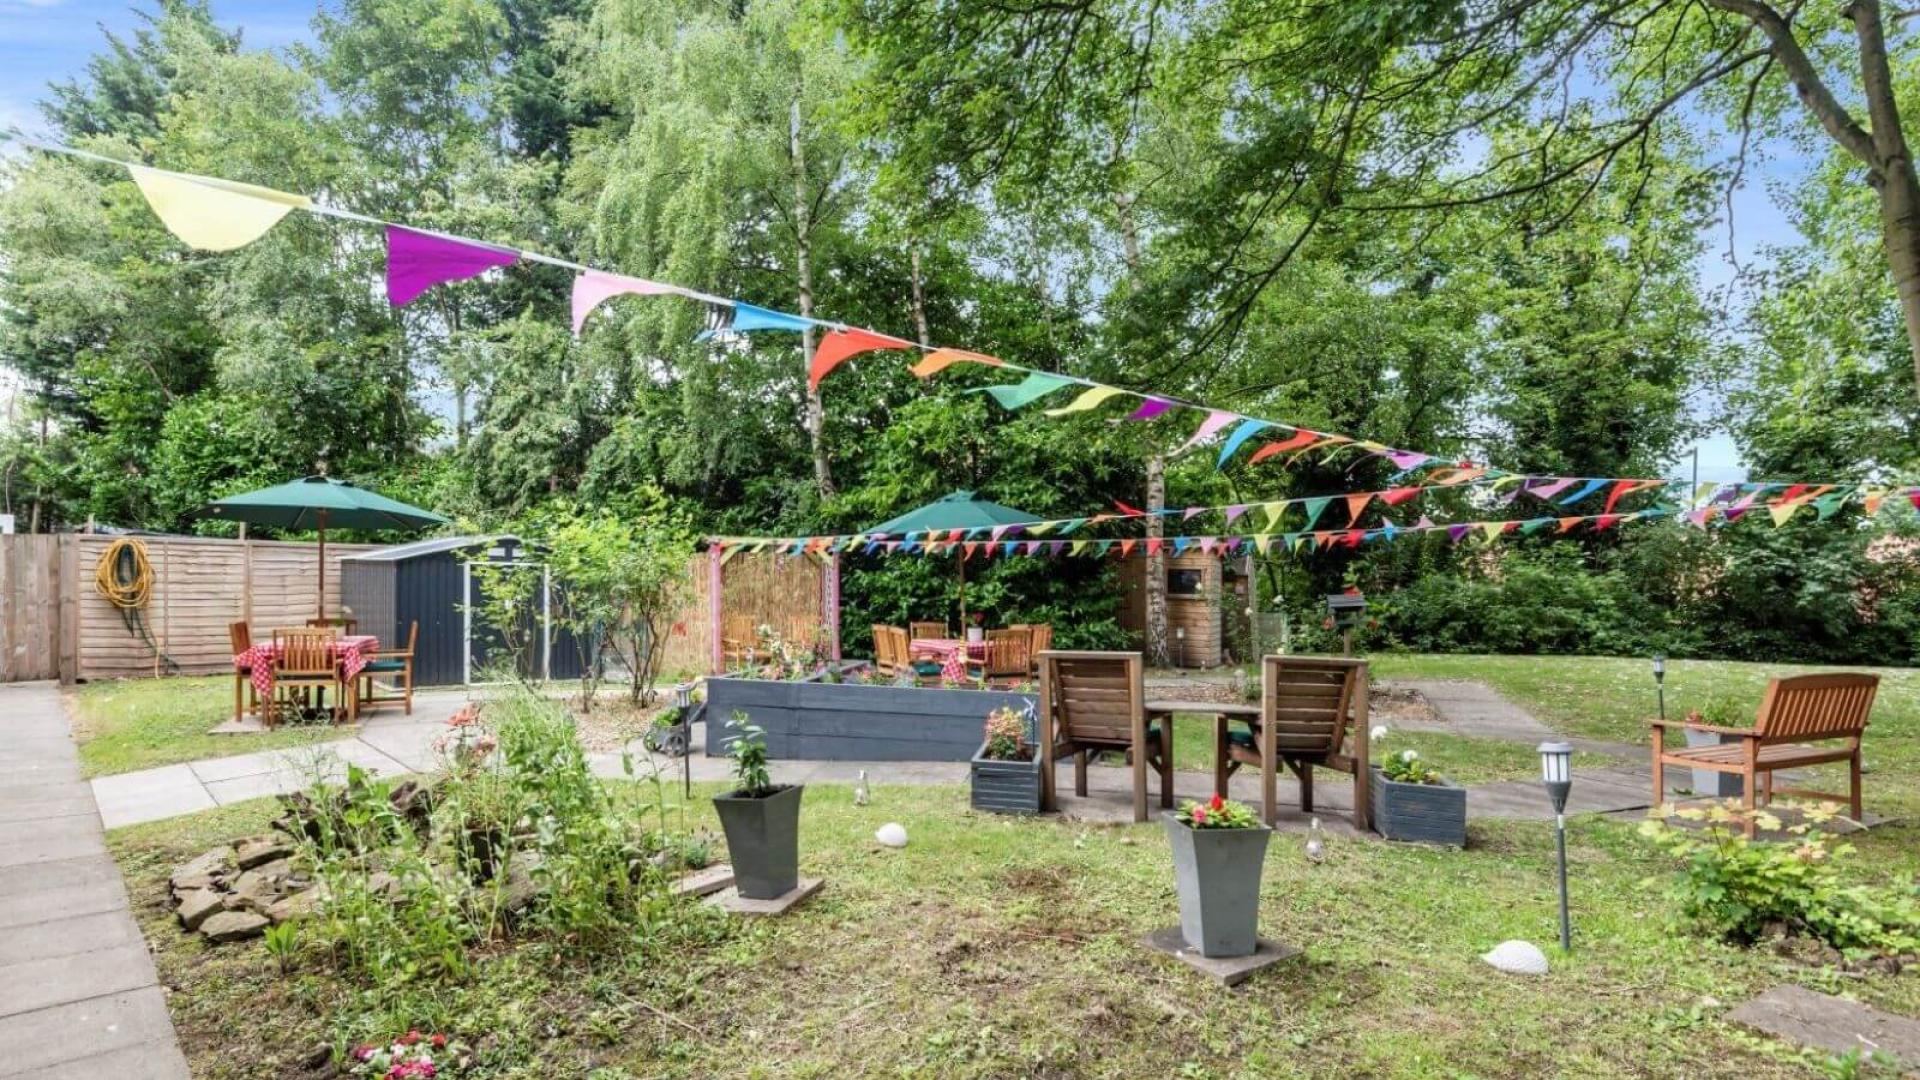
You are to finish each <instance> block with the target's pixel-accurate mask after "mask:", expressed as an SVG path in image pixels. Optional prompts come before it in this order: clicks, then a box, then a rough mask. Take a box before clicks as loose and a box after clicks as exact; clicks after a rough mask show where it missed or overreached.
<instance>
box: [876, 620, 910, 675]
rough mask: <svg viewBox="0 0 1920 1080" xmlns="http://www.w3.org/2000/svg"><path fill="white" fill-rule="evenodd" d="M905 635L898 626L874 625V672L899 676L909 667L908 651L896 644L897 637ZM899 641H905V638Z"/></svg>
mask: <svg viewBox="0 0 1920 1080" xmlns="http://www.w3.org/2000/svg"><path fill="white" fill-rule="evenodd" d="M905 633H906V631H904V630H902V629H900V628H899V627H897V626H886V625H884V624H882V623H874V624H873V670H875V671H877V672H879V673H880V674H882V675H898V674H900V672H901V670H902V669H904V668H905V667H906V666H907V657H906V650H905V649H902V648H898V647H897V646H896V644H895V641H896V639H895V635H896V634H899V635H904V634H905ZM899 640H900V641H904V640H905V638H904V636H903V637H901V638H900V639H899Z"/></svg>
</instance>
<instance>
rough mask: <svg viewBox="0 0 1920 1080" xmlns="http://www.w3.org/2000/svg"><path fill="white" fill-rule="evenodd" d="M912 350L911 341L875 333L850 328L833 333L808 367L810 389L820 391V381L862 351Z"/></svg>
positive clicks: (821, 341)
mask: <svg viewBox="0 0 1920 1080" xmlns="http://www.w3.org/2000/svg"><path fill="white" fill-rule="evenodd" d="M911 348H913V342H911V341H903V340H901V339H900V338H897V337H888V336H887V335H885V334H876V333H874V332H873V331H871V330H855V329H851V328H848V327H841V328H840V329H837V330H830V331H828V332H827V336H825V337H823V338H821V339H820V347H819V348H817V349H815V350H813V363H812V364H810V365H808V367H807V389H809V390H818V389H820V380H821V379H824V378H826V377H827V373H828V372H830V371H832V370H833V369H834V368H837V367H839V366H840V365H841V364H843V363H846V361H847V359H848V358H849V357H853V356H858V355H859V354H861V353H863V352H872V351H873V350H875V349H911Z"/></svg>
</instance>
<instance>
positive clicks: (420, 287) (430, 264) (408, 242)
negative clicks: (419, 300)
mask: <svg viewBox="0 0 1920 1080" xmlns="http://www.w3.org/2000/svg"><path fill="white" fill-rule="evenodd" d="M519 258H520V253H519V252H517V251H509V250H507V249H506V248H497V247H488V246H486V245H485V244H473V243H468V242H466V241H464V240H449V239H447V238H446V237H444V236H435V235H433V234H432V233H423V232H415V231H413V230H412V229H403V228H401V227H400V226H398V225H389V226H387V302H388V303H389V304H392V305H393V306H394V307H405V306H406V305H407V304H408V303H411V302H412V300H413V298H414V297H416V296H419V295H420V294H421V293H423V292H426V291H427V290H428V289H431V288H433V287H434V286H435V285H438V284H440V283H441V282H443V281H461V280H463V279H466V278H470V277H473V276H475V275H476V274H480V273H482V272H484V271H487V270H491V269H493V268H494V267H496V266H511V265H512V264H513V263H514V262H516V261H518V260H519Z"/></svg>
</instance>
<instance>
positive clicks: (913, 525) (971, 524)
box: [866, 491, 1035, 624]
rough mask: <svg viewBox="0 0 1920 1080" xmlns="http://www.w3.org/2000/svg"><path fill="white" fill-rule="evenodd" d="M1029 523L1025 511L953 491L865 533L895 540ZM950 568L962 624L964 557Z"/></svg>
mask: <svg viewBox="0 0 1920 1080" xmlns="http://www.w3.org/2000/svg"><path fill="white" fill-rule="evenodd" d="M1033 520H1035V519H1034V516H1033V515H1032V514H1029V513H1027V512H1026V511H1025V510H1015V509H1014V508H1013V507H1011V506H1002V505H1000V504H999V503H997V502H988V501H987V500H986V499H981V498H977V497H975V495H974V493H973V492H971V491H956V492H953V493H952V494H949V495H947V496H944V497H943V498H940V499H936V500H934V501H933V502H930V503H928V504H927V505H925V506H922V507H920V508H919V509H917V510H909V511H907V512H906V513H904V514H901V515H900V516H899V517H897V518H893V519H892V520H889V521H883V522H881V523H880V524H878V525H875V526H874V527H873V528H871V529H868V530H866V531H867V532H869V533H886V534H887V535H888V536H899V535H901V534H903V533H918V532H939V531H941V530H948V531H951V530H953V529H991V528H993V527H994V526H996V525H1021V524H1025V523H1026V522H1030V521H1033ZM954 566H955V567H957V568H958V569H959V571H960V621H961V622H962V623H963V624H964V623H965V622H966V621H967V561H966V559H965V558H964V557H962V558H958V559H955V560H954Z"/></svg>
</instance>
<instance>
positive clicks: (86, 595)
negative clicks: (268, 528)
mask: <svg viewBox="0 0 1920 1080" xmlns="http://www.w3.org/2000/svg"><path fill="white" fill-rule="evenodd" d="M76 540H77V542H78V546H79V551H78V557H77V559H76V560H75V561H76V563H77V572H78V574H79V577H80V580H81V586H80V588H79V589H78V590H77V592H78V594H79V595H78V604H77V607H78V612H77V617H78V619H79V645H78V657H77V660H76V664H75V667H76V670H77V674H78V677H79V678H81V679H111V678H128V677H134V676H141V675H157V674H164V673H165V670H166V669H165V667H164V665H163V664H162V663H161V660H160V654H161V653H165V654H166V655H167V656H169V657H171V658H172V659H173V661H174V662H175V663H176V664H178V665H179V666H180V672H181V673H182V674H188V675H209V674H216V673H219V672H222V671H229V670H231V669H232V663H233V649H232V648H231V647H230V646H229V644H228V635H227V625H228V624H229V623H232V622H237V621H240V620H245V621H246V622H247V624H248V626H249V627H250V628H251V629H252V631H253V635H254V637H255V638H262V637H266V636H268V635H270V634H272V633H273V630H274V628H275V627H281V626H300V625H303V624H305V622H306V621H307V620H308V619H310V618H312V617H313V615H314V611H315V596H314V592H315V588H314V585H315V582H314V575H315V574H316V573H317V572H318V568H319V557H318V552H317V551H316V549H315V545H313V544H293V543H280V542H275V541H266V540H223V539H216V538H211V537H187V536H168V537H143V538H142V540H143V542H144V543H145V544H146V547H147V559H148V562H149V563H150V564H151V565H152V567H153V591H152V594H151V595H150V596H149V597H148V601H147V606H146V608H145V609H144V610H142V611H141V612H140V613H139V618H138V619H137V620H135V621H134V622H133V623H132V624H131V625H130V624H129V622H128V620H127V618H126V617H125V616H123V615H122V614H121V612H120V610H119V609H118V608H115V607H114V606H113V605H112V604H110V603H108V602H107V600H106V598H105V597H103V596H101V595H100V593H99V591H98V590H97V589H95V588H94V584H93V580H94V572H95V570H96V569H97V567H98V566H99V563H100V559H101V557H102V556H103V555H105V554H106V551H107V547H108V545H110V544H112V543H113V540H114V538H113V537H110V536H81V537H77V538H76ZM368 550H372V549H371V547H369V546H368V545H356V544H328V545H327V610H328V611H329V612H333V611H336V610H338V607H339V603H340V586H339V581H340V559H341V558H342V557H344V556H347V555H351V554H355V553H357V552H361V551H368ZM143 630H144V635H143V633H142V631H143Z"/></svg>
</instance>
